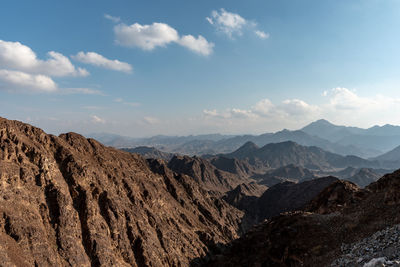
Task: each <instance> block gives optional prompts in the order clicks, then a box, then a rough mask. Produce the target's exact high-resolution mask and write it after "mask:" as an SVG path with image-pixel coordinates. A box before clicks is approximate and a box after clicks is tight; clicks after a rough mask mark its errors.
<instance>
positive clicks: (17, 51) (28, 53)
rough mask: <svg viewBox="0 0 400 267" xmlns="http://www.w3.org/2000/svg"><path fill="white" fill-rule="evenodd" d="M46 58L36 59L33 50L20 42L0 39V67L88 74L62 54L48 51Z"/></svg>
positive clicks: (36, 72)
mask: <svg viewBox="0 0 400 267" xmlns="http://www.w3.org/2000/svg"><path fill="white" fill-rule="evenodd" d="M47 55H48V59H46V60H41V59H38V58H37V56H36V54H35V52H33V51H32V49H31V48H30V47H28V46H26V45H23V44H21V43H20V42H6V41H3V40H0V68H4V69H11V70H17V71H23V72H26V73H30V74H42V75H47V76H54V77H65V76H88V75H89V72H88V71H87V70H85V69H82V68H76V67H75V66H74V65H73V64H72V63H71V61H70V60H69V59H68V58H67V57H66V56H64V55H62V54H60V53H57V52H54V51H50V52H48V53H47Z"/></svg>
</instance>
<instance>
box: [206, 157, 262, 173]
mask: <svg viewBox="0 0 400 267" xmlns="http://www.w3.org/2000/svg"><path fill="white" fill-rule="evenodd" d="M210 162H211V164H213V165H214V166H215V167H217V168H218V169H220V170H223V171H226V172H230V173H233V174H237V175H239V176H241V177H248V176H251V175H252V174H254V172H255V170H253V168H252V167H251V166H250V165H249V164H248V163H246V162H244V161H242V160H238V159H235V158H226V157H223V156H218V157H213V158H211V159H210Z"/></svg>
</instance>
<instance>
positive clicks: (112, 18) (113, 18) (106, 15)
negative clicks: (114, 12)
mask: <svg viewBox="0 0 400 267" xmlns="http://www.w3.org/2000/svg"><path fill="white" fill-rule="evenodd" d="M104 18H106V19H108V20H111V21H112V22H114V23H118V22H120V21H121V18H120V17H114V16H111V15H108V14H104Z"/></svg>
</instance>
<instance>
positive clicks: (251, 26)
mask: <svg viewBox="0 0 400 267" xmlns="http://www.w3.org/2000/svg"><path fill="white" fill-rule="evenodd" d="M206 20H207V21H208V22H209V23H210V24H211V25H213V26H214V27H215V29H216V30H217V31H218V32H221V33H223V34H225V35H227V36H228V37H229V38H231V39H233V38H235V37H236V36H242V35H243V32H244V31H246V30H249V31H253V32H254V33H255V34H256V35H257V36H258V37H259V38H261V39H267V38H268V37H269V34H268V33H266V32H264V31H261V30H258V29H257V23H256V22H254V21H250V20H247V19H245V18H243V17H242V16H241V15H239V14H237V13H232V12H228V11H226V10H225V9H223V8H221V9H220V10H213V11H212V12H211V16H210V17H206Z"/></svg>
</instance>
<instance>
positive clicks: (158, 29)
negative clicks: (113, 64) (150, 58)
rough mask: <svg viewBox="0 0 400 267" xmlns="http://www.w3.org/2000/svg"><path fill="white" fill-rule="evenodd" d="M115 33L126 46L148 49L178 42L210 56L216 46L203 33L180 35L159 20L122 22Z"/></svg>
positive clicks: (120, 43) (117, 40)
mask: <svg viewBox="0 0 400 267" xmlns="http://www.w3.org/2000/svg"><path fill="white" fill-rule="evenodd" d="M114 34H115V41H116V43H117V44H119V45H122V46H126V47H138V48H141V49H143V50H147V51H151V50H154V49H155V48H157V47H165V46H166V45H168V44H170V43H176V44H178V45H181V46H183V47H186V48H187V49H189V50H191V51H193V52H195V53H198V54H200V55H204V56H208V55H210V54H211V53H212V51H213V47H214V44H213V43H210V42H208V41H207V40H206V39H205V38H204V37H203V36H201V35H199V36H198V37H197V38H195V37H194V36H192V35H184V36H182V37H180V36H179V33H178V31H177V30H175V29H174V28H173V27H171V26H169V25H168V24H165V23H158V22H154V23H153V24H151V25H141V24H139V23H134V24H132V25H126V24H124V23H120V24H118V25H116V26H115V27H114Z"/></svg>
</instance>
